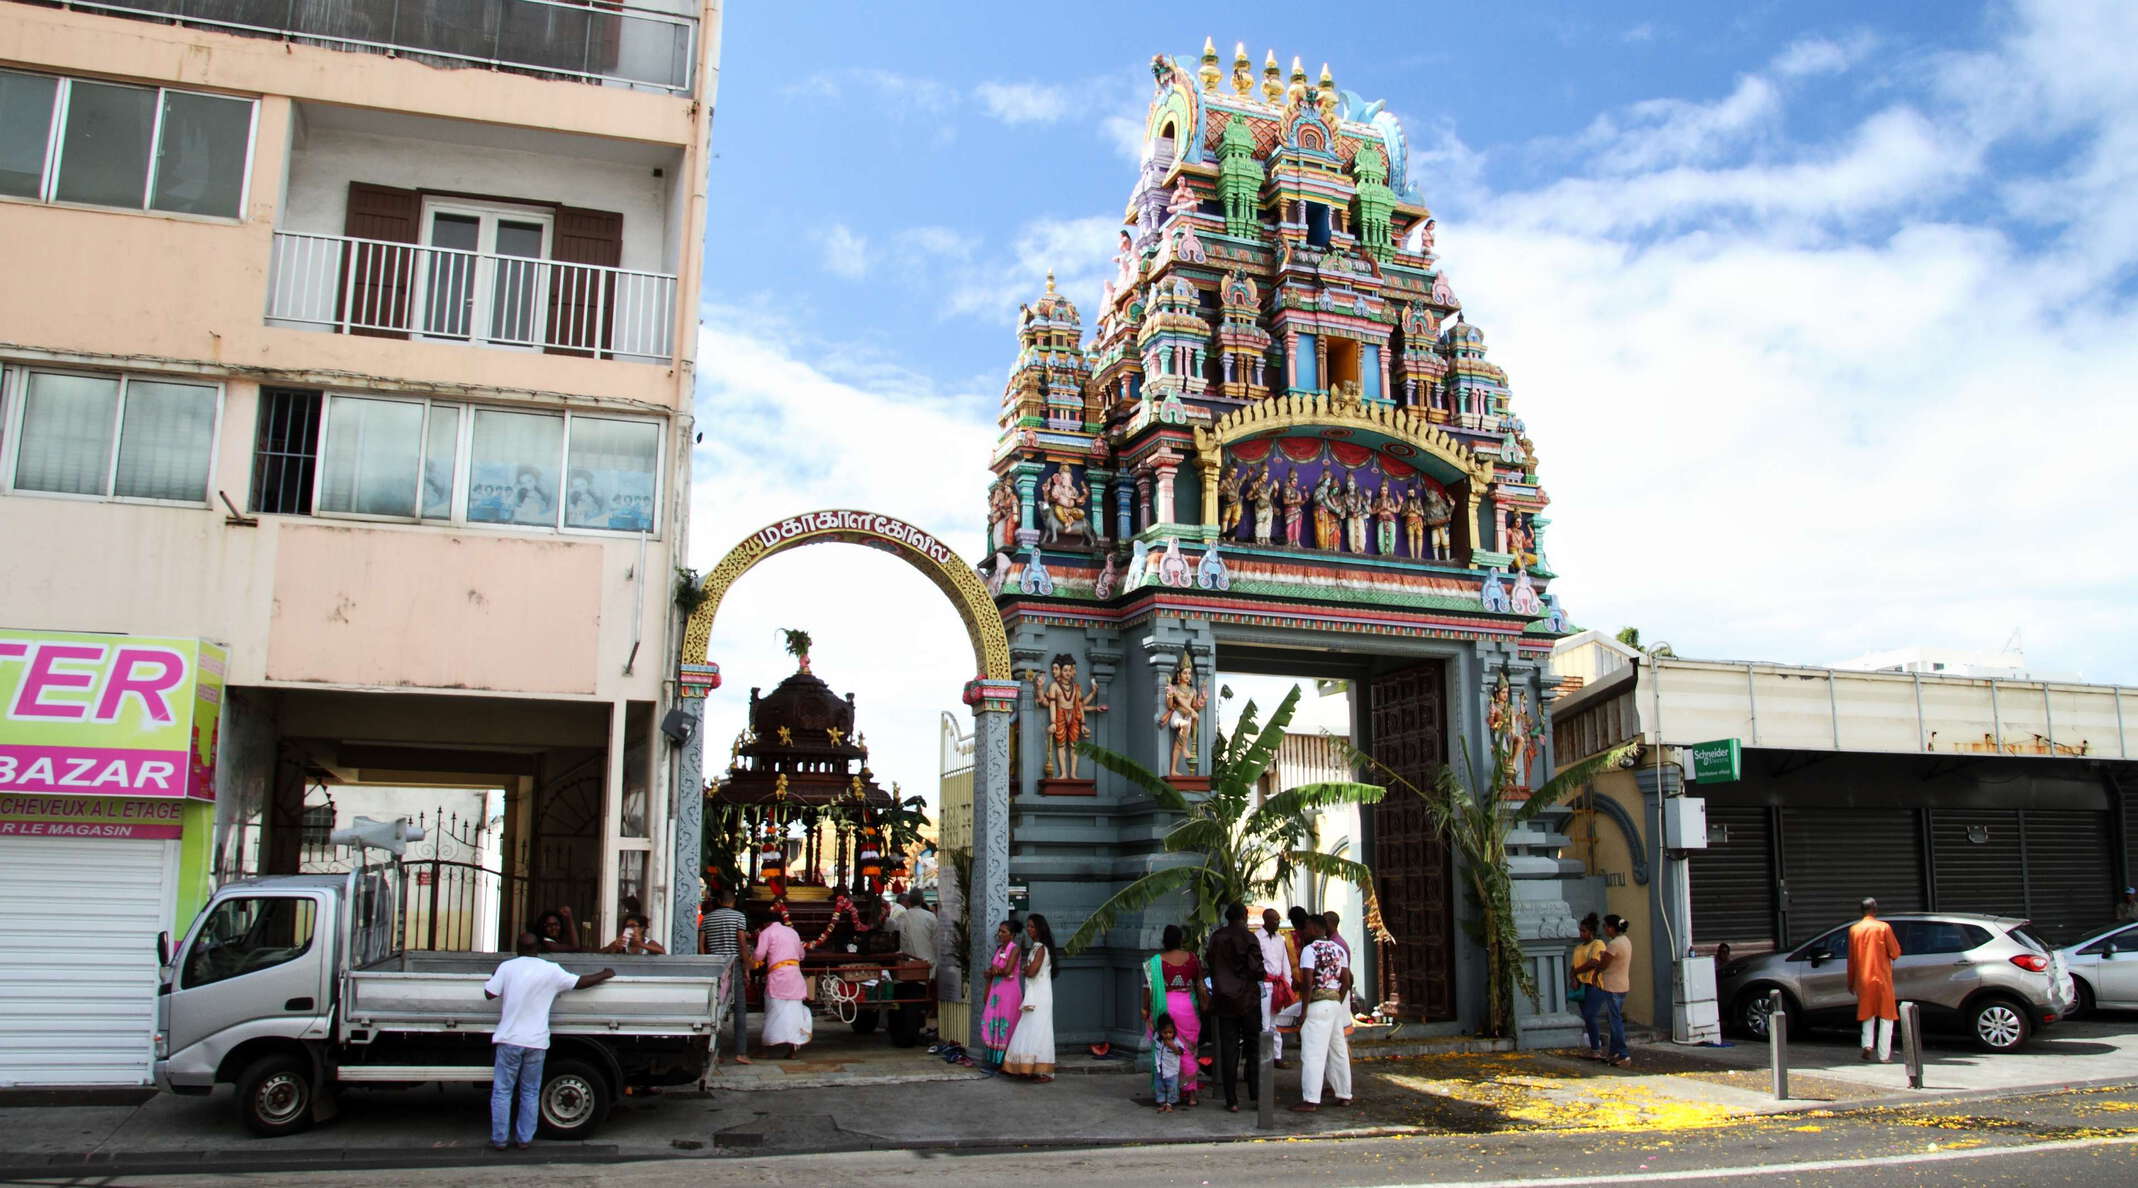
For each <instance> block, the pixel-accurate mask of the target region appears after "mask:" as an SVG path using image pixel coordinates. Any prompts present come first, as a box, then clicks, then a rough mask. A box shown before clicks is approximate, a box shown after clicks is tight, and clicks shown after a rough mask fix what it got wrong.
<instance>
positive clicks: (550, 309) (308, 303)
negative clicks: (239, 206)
mask: <svg viewBox="0 0 2138 1188" xmlns="http://www.w3.org/2000/svg"><path fill="white" fill-rule="evenodd" d="M267 321H268V324H269V325H278V326H288V327H293V328H301V329H312V330H324V331H329V332H332V333H339V334H360V335H369V336H373V337H386V338H408V339H415V340H418V341H427V342H446V343H456V342H457V343H465V344H469V345H474V346H489V347H502V348H511V349H520V350H541V351H549V352H554V353H559V354H574V355H582V356H592V357H594V358H600V359H624V360H631V361H637V362H645V363H666V362H668V361H669V359H670V358H671V356H672V355H673V353H674V349H675V321H676V277H675V275H674V274H672V273H657V272H638V271H633V270H631V269H626V268H607V267H602V266H600V265H594V264H572V263H566V262H562V261H557V260H547V259H539V258H536V257H533V256H514V255H507V254H500V253H495V252H480V251H467V250H463V249H459V248H448V247H437V246H432V245H427V244H413V243H389V242H386V241H383V240H375V239H359V238H356V237H353V236H347V235H314V234H308V233H304V232H294V231H277V232H275V239H274V250H273V254H272V256H271V258H270V261H269V268H268V285H267Z"/></svg>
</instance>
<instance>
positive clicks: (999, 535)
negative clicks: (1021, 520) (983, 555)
mask: <svg viewBox="0 0 2138 1188" xmlns="http://www.w3.org/2000/svg"><path fill="white" fill-rule="evenodd" d="M987 528H988V536H987V544H988V547H989V548H991V549H1008V548H1014V547H1016V543H1015V542H1016V539H1017V491H1016V489H1015V487H1014V486H1013V485H1012V484H1011V482H1010V480H1008V479H1006V478H1005V479H997V480H995V485H994V486H991V487H989V488H988V489H987Z"/></svg>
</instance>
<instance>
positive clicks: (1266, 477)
mask: <svg viewBox="0 0 2138 1188" xmlns="http://www.w3.org/2000/svg"><path fill="white" fill-rule="evenodd" d="M1247 501H1248V502H1249V503H1252V504H1254V506H1255V543H1256V544H1258V545H1266V544H1268V543H1270V541H1271V540H1272V539H1273V538H1274V537H1275V535H1276V529H1277V479H1276V476H1275V475H1272V474H1271V473H1270V472H1269V468H1267V467H1264V468H1263V470H1262V473H1261V474H1260V475H1258V476H1256V478H1255V481H1254V486H1253V487H1252V488H1250V489H1249V491H1248V493H1247Z"/></svg>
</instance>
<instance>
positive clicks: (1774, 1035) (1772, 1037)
mask: <svg viewBox="0 0 2138 1188" xmlns="http://www.w3.org/2000/svg"><path fill="white" fill-rule="evenodd" d="M1771 1001H1772V1002H1773V1004H1774V1009H1773V1010H1772V1011H1771V1012H1769V1013H1768V1015H1767V1061H1768V1063H1769V1064H1770V1065H1772V1066H1773V1072H1774V1100H1776V1101H1787V1100H1789V1012H1787V1011H1785V1010H1783V1009H1782V992H1781V991H1779V990H1776V991H1774V992H1773V995H1772V998H1771Z"/></svg>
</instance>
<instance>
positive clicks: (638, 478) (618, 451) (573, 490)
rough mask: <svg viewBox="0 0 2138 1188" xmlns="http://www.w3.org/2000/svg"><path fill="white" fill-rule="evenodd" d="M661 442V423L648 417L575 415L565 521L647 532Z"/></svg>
mask: <svg viewBox="0 0 2138 1188" xmlns="http://www.w3.org/2000/svg"><path fill="white" fill-rule="evenodd" d="M660 446H661V427H660V426H659V425H656V424H654V423H653V422H651V421H611V420H606V419H604V418H601V417H573V418H572V460H571V468H570V470H569V471H568V472H567V473H566V475H565V495H564V523H565V526H566V527H568V528H613V529H615V530H617V531H619V532H646V531H651V530H652V528H653V477H654V475H655V473H657V468H658V467H659V465H660V457H659V454H660Z"/></svg>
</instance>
